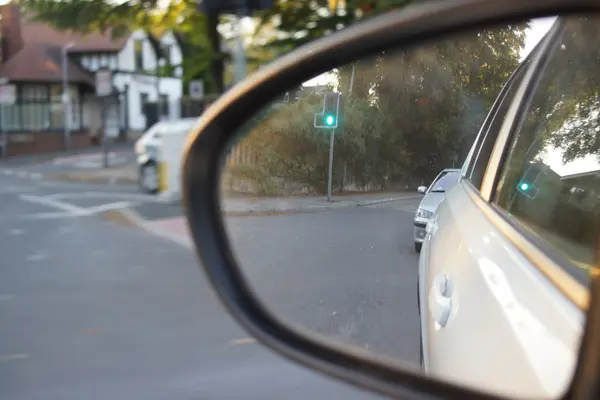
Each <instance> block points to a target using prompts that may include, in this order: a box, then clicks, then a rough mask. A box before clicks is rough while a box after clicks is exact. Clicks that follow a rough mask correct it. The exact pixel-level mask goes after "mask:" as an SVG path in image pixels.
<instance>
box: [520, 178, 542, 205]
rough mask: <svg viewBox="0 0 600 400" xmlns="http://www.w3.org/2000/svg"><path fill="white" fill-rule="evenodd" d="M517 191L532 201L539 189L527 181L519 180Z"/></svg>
mask: <svg viewBox="0 0 600 400" xmlns="http://www.w3.org/2000/svg"><path fill="white" fill-rule="evenodd" d="M517 190H518V191H519V192H521V193H522V194H523V195H525V196H527V197H529V198H530V199H532V200H533V199H535V198H536V197H537V195H538V192H539V189H538V188H537V187H536V186H535V185H534V184H533V183H532V182H529V181H528V180H520V181H519V183H518V184H517Z"/></svg>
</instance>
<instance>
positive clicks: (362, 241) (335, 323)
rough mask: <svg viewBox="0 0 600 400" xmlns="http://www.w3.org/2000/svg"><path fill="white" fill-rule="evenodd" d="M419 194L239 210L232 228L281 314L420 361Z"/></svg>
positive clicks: (254, 276)
mask: <svg viewBox="0 0 600 400" xmlns="http://www.w3.org/2000/svg"><path fill="white" fill-rule="evenodd" d="M419 200H420V199H418V198H417V199H407V200H404V201H400V202H394V203H388V204H381V205H377V206H369V207H352V208H346V209H341V210H332V211H325V212H317V213H307V214H295V215H294V214H292V215H279V216H271V217H265V216H263V217H245V218H239V217H238V218H235V217H233V218H229V219H228V220H227V229H228V231H229V234H230V235H231V242H232V244H233V249H234V253H235V256H236V258H237V260H238V263H239V264H240V265H241V267H242V269H243V272H244V273H245V275H246V278H247V279H248V280H249V281H250V283H251V285H252V286H253V289H254V291H255V292H256V294H257V295H259V296H260V297H261V299H262V301H263V303H264V305H265V306H266V307H267V308H268V309H269V310H270V311H271V312H273V313H274V314H275V315H276V316H277V317H278V318H281V319H285V320H287V321H288V322H291V323H295V324H297V325H299V326H301V327H303V328H306V329H309V330H311V331H313V332H318V333H320V334H322V335H325V336H327V337H329V338H332V339H336V340H340V341H343V342H345V343H346V344H351V345H355V346H360V347H362V348H364V349H368V350H370V351H374V352H377V353H380V354H386V355H388V356H392V357H394V358H397V359H400V360H402V361H406V362H411V363H414V365H415V366H418V365H419V323H418V314H417V292H416V282H417V260H418V259H417V253H415V251H414V244H413V239H412V217H413V215H414V210H415V209H416V207H417V205H418V201H419Z"/></svg>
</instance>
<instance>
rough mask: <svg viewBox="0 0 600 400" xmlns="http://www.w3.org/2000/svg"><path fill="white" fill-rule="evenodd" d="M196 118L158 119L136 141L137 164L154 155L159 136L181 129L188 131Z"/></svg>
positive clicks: (158, 143) (157, 146)
mask: <svg viewBox="0 0 600 400" xmlns="http://www.w3.org/2000/svg"><path fill="white" fill-rule="evenodd" d="M196 121H197V118H181V119H175V120H169V121H159V122H157V123H156V124H154V125H152V126H151V127H150V128H149V129H148V130H147V131H146V132H145V133H144V134H143V135H142V136H141V137H140V138H139V139H138V140H137V141H136V142H135V146H134V149H135V153H136V154H137V156H138V164H144V163H146V162H148V161H149V160H150V159H154V157H156V152H157V150H158V148H159V147H160V138H161V137H162V136H163V135H169V134H173V133H179V132H180V131H181V130H187V131H190V130H191V129H192V128H193V127H194V124H195V123H196Z"/></svg>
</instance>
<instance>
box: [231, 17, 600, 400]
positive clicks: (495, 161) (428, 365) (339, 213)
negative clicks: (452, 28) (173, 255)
mask: <svg viewBox="0 0 600 400" xmlns="http://www.w3.org/2000/svg"><path fill="white" fill-rule="evenodd" d="M599 22H600V21H598V19H596V18H592V17H578V16H570V17H559V18H543V19H536V20H531V21H525V22H522V23H514V24H511V25H504V26H496V27H491V28H488V29H481V30H477V31H469V32H464V33H462V34H460V35H454V36H451V37H450V36H448V37H444V38H438V40H436V41H430V42H427V43H423V44H420V45H419V46H413V47H410V48H398V49H394V48H390V49H388V50H386V51H382V52H380V53H378V54H374V55H372V56H371V57H368V58H362V59H358V60H356V61H354V62H352V63H350V64H348V65H340V66H337V67H336V68H333V69H332V70H331V71H329V72H327V73H324V74H322V75H319V76H316V77H314V78H311V79H307V81H306V82H304V83H303V84H302V85H299V86H297V87H293V88H287V89H288V90H286V91H285V92H282V93H281V95H280V96H279V97H278V98H277V99H275V100H273V102H272V103H271V104H269V105H268V106H266V107H264V108H263V109H262V110H261V111H260V112H258V113H257V114H256V115H255V116H254V118H252V120H250V121H248V122H247V123H246V124H245V125H244V126H243V127H242V128H240V130H239V135H238V136H237V139H236V141H235V142H232V143H231V147H230V148H229V151H228V153H227V154H224V155H223V165H224V167H223V172H222V176H221V194H220V196H221V202H222V211H223V217H224V220H225V225H226V229H227V233H228V235H229V239H230V241H231V246H232V250H233V253H234V256H235V257H236V259H237V262H238V263H239V266H240V269H241V270H242V272H243V274H244V276H245V278H246V279H247V281H248V285H249V286H250V287H251V289H252V290H253V292H254V293H255V294H256V296H257V298H258V299H259V300H260V301H261V302H262V303H263V304H264V306H265V307H266V308H267V309H268V310H269V311H270V312H271V313H272V314H273V315H274V316H275V317H276V318H278V319H280V320H281V321H284V322H286V323H288V324H290V325H292V326H294V327H301V328H303V329H304V330H310V331H312V332H314V333H317V334H320V335H322V336H323V337H326V338H329V339H331V340H335V341H339V342H340V343H344V344H346V345H348V346H349V347H358V348H362V349H365V350H367V351H370V352H373V353H374V354H377V355H381V356H382V357H383V356H387V357H391V358H394V359H396V360H398V361H401V362H404V363H405V364H406V365H407V366H412V367H414V368H419V369H421V370H422V371H423V373H424V374H430V375H433V376H437V377H439V378H442V379H447V380H450V381H453V382H456V383H460V384H463V385H469V386H472V387H477V388H480V389H484V390H486V391H488V392H493V393H496V394H502V395H509V396H515V397H525V398H532V397H533V398H556V397H558V396H560V395H561V393H563V391H564V390H565V389H566V388H567V387H568V385H569V383H570V380H571V376H572V373H573V370H574V367H575V365H576V361H577V351H578V346H579V342H580V338H581V335H582V331H583V326H584V323H585V309H586V303H585V299H586V296H587V294H588V293H587V284H588V279H589V277H590V274H595V273H596V272H597V271H598V269H597V266H598V243H599V241H598V232H599V227H598V221H600V218H599V217H600V197H599V196H600V164H599V154H600V153H599V146H600V139H599V132H600V96H599V93H600V49H599V48H598V45H597V44H598V40H599V38H600V23H599ZM523 93H531V96H530V97H524V96H523ZM516 111H518V112H516ZM517 116H521V117H522V120H521V121H518V120H516V119H515V118H516V117H517ZM511 127H515V128H514V129H515V130H514V134H513V135H512V136H510V137H509V139H508V141H502V140H501V139H502V138H506V136H505V135H499V133H501V132H503V131H505V130H507V129H510V128H511ZM421 187H426V188H430V190H429V191H427V194H424V193H422V192H423V190H422V188H421ZM490 188H492V189H491V190H490ZM476 200H478V201H476ZM481 200H483V201H481ZM486 203H489V204H487V205H486ZM490 215H493V216H495V217H496V218H491V217H490ZM499 221H502V222H503V223H505V224H506V223H508V225H506V226H508V228H506V227H505V228H502V229H501V228H500V226H499V225H498V224H499ZM515 238H524V239H525V240H518V241H517V240H515ZM532 251H541V252H542V253H543V254H545V255H546V256H547V257H548V258H549V259H550V260H553V263H552V265H549V264H548V263H545V264H544V263H541V262H538V261H536V259H535V258H533V257H528V256H527V255H528V254H531V252H532ZM550 268H552V270H553V271H554V272H553V273H552V274H549V271H550Z"/></svg>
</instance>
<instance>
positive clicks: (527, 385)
mask: <svg viewBox="0 0 600 400" xmlns="http://www.w3.org/2000/svg"><path fill="white" fill-rule="evenodd" d="M597 24H598V20H597V19H585V18H582V19H577V18H568V17H566V18H563V17H559V18H558V19H557V20H556V22H555V23H554V25H553V26H552V28H550V30H549V33H548V34H547V36H546V38H545V40H542V41H541V42H540V44H539V45H538V46H537V47H536V48H535V49H534V50H533V51H532V53H531V54H530V55H529V56H528V57H527V58H526V59H525V61H524V62H523V63H522V64H521V65H520V67H519V68H518V69H517V70H516V71H515V72H514V73H513V75H512V76H511V78H510V80H509V81H508V82H507V84H506V85H505V86H504V88H503V89H502V91H501V93H500V95H499V97H498V98H497V100H496V102H495V104H494V105H493V106H492V109H491V111H490V113H489V114H488V116H487V118H486V120H485V121H484V124H483V126H482V128H481V130H480V131H479V134H478V136H477V139H476V141H475V143H474V145H473V146H472V148H471V151H470V153H469V155H468V157H467V160H466V162H465V164H464V166H463V168H462V169H461V172H460V180H459V183H458V184H456V185H454V186H453V187H452V188H451V189H450V190H448V191H447V192H446V194H445V199H444V201H443V202H442V203H441V204H440V205H439V207H438V208H437V212H436V213H435V215H434V216H433V218H432V220H431V221H430V222H429V224H428V226H427V231H426V234H425V238H424V241H423V245H422V246H423V247H422V251H421V255H420V259H419V275H418V281H419V282H418V303H419V310H420V318H421V362H422V365H423V368H424V370H425V372H426V373H428V374H433V375H435V376H439V377H442V378H444V379H448V380H450V381H460V382H463V383H466V384H470V385H475V386H477V387H485V388H486V389H487V390H491V391H493V392H501V391H502V390H506V388H507V387H510V388H511V395H512V394H513V393H514V396H516V397H526V398H546V397H552V398H555V397H558V396H559V395H560V393H563V390H564V389H565V388H567V386H568V384H569V382H570V380H571V377H572V373H573V371H575V365H576V363H577V357H578V346H579V343H580V340H581V337H582V334H583V328H584V324H583V321H584V320H585V317H584V316H585V310H586V308H587V296H588V289H587V287H588V284H589V282H590V280H589V278H590V274H595V273H597V271H598V264H597V257H598V255H597V250H598V249H597V247H598V244H599V242H598V233H599V231H598V214H597V211H595V210H597V209H598V204H599V198H598V196H597V193H598V187H599V186H598V181H595V180H594V179H593V178H591V177H592V176H595V175H598V174H600V170H599V169H598V168H600V167H599V166H598V163H597V162H588V163H586V162H579V163H570V160H568V159H567V157H565V154H566V150H565V149H567V148H568V147H567V146H570V145H572V146H573V148H574V149H575V151H577V156H576V157H575V158H574V159H580V160H583V159H587V158H590V159H592V158H593V159H596V158H597V154H598V153H597V148H592V147H589V148H584V147H580V146H583V145H581V144H580V143H582V141H583V140H584V139H583V137H584V136H585V135H588V134H589V132H593V129H592V128H591V126H597V124H598V117H597V111H591V110H596V108H595V107H597V106H596V105H594V106H592V105H591V104H590V103H586V101H587V97H585V96H586V95H587V93H590V92H591V91H592V90H597V89H598V87H599V85H598V82H600V58H599V57H598V56H597V54H598V53H597V48H598V46H597V45H598V42H597V37H598V36H595V35H591V34H589V32H598V30H597ZM590 30H591V31H590ZM580 60H587V61H586V63H587V64H585V66H584V65H583V64H581V61H580ZM590 85H591V87H590ZM582 93H586V95H582ZM592 96H596V95H595V94H594V95H592ZM594 104H597V103H594ZM591 112H593V113H595V114H594V117H593V119H594V121H593V122H591V119H592V118H591V117H589V115H591V114H589V113H591ZM588 124H589V125H588ZM580 127H584V128H580ZM596 130H597V128H596ZM585 137H587V136H585ZM567 138H568V139H567ZM569 140H572V142H569ZM571 151H573V150H571ZM592 182H594V183H592ZM579 189H581V190H582V192H581V194H580V195H579V194H577V193H576V192H577V191H578V190H579ZM579 196H581V198H580V197H579ZM574 210H576V211H574ZM583 227H585V228H583ZM459 303H460V304H459ZM507 359H509V360H522V363H520V364H513V366H512V367H510V368H509V369H505V368H496V367H493V366H499V365H502V363H503V362H504V360H507ZM490 368H491V369H490ZM567 397H568V395H567ZM584 397H585V396H584Z"/></svg>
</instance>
